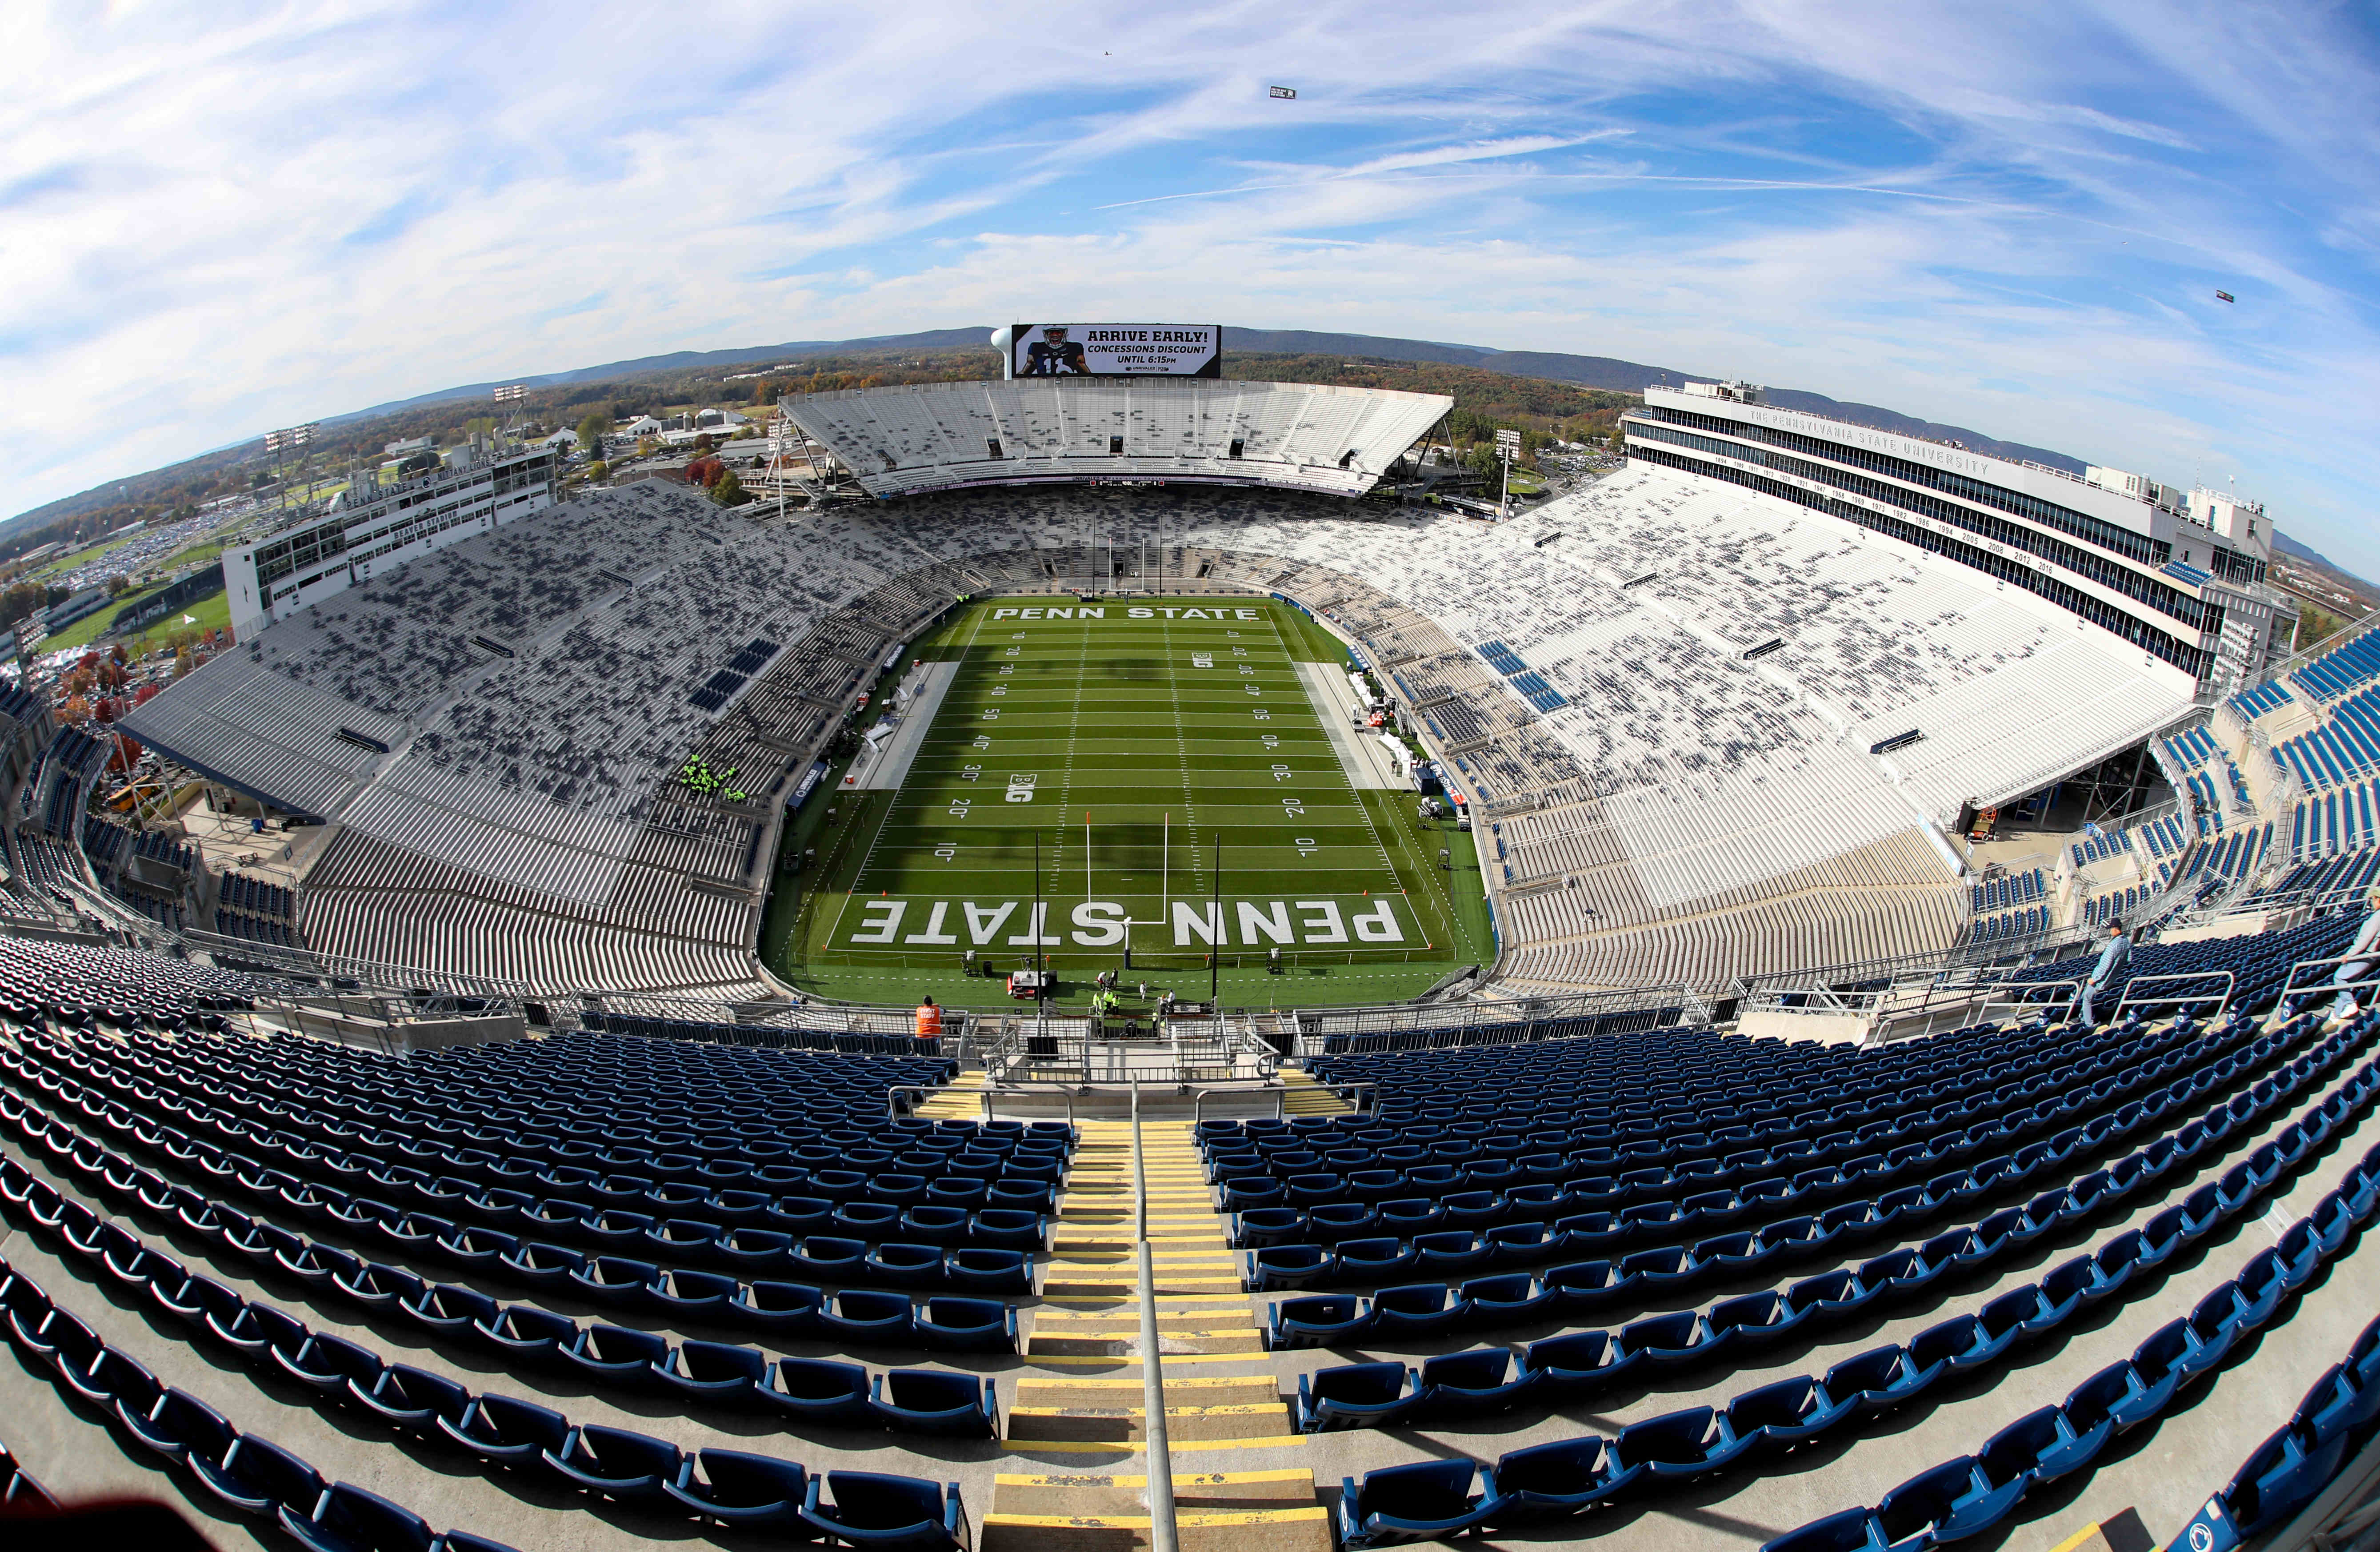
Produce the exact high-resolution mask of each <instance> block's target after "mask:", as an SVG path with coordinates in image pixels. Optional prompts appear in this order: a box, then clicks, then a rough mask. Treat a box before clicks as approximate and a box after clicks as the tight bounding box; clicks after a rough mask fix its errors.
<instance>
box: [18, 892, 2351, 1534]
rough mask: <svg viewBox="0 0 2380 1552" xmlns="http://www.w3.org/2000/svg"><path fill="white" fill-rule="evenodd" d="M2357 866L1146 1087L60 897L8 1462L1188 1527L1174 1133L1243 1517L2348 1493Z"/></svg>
mask: <svg viewBox="0 0 2380 1552" xmlns="http://www.w3.org/2000/svg"><path fill="white" fill-rule="evenodd" d="M2357 921H2358V918H2357V917H2355V916H2353V915H2336V916H2327V917H2316V918H2314V919H2313V920H2312V921H2310V922H2309V923H2307V924H2306V925H2304V926H2302V927H2301V928H2296V929H2293V930H2291V931H2289V932H2286V933H2265V934H2256V935H2251V936H2247V937H2241V938H2233V939H2216V940H2203V941H2197V942H2192V943H2186V944H2178V945H2165V946H2156V947H2150V948H2145V949H2143V950H2142V951H2141V952H2140V953H2139V954H2138V955H2137V956H2136V957H2135V959H2134V962H2133V965H2132V967H2131V971H2130V973H2129V976H2128V977H2119V980H2118V983H2117V985H2116V986H2115V987H2114V988H2112V992H2111V996H2110V998H2109V1000H2108V1005H2109V1009H2110V1017H2109V1018H2108V1021H2107V1023H2106V1024H2104V1025H2101V1026H2099V1027H2097V1028H2090V1027H2085V1026H2082V1025H2074V1024H2070V1023H2068V1022H2066V1016H2065V1014H2064V1013H2063V1012H2062V1003H2052V1004H2048V1005H2046V1006H2045V1008H2044V1011H2042V1012H2038V1013H2036V1014H2034V1015H2033V1016H2031V1017H2029V1018H2026V1019H2024V1020H2023V1021H2022V1022H2019V1023H2010V1024H2006V1025H1998V1026H1991V1025H1978V1026H1974V1027H1970V1028H1966V1029H1961V1030H1959V1031H1956V1032H1952V1033H1948V1034H1944V1035H1941V1036H1937V1037H1933V1038H1924V1039H1914V1040H1908V1041H1902V1042H1897V1043H1894V1044H1892V1045H1888V1046H1884V1047H1876V1048H1869V1049H1853V1048H1850V1047H1844V1046H1828V1045H1824V1044H1819V1043H1814V1042H1797V1041H1790V1040H1778V1039H1747V1038H1743V1037H1735V1036H1728V1035H1723V1034H1720V1033H1718V1032H1715V1031H1712V1030H1709V1029H1706V1028H1688V1027H1679V1026H1674V1025H1672V1026H1669V1027H1657V1028H1639V1029H1638V1030H1637V1031H1636V1032H1634V1033H1626V1034H1614V1033H1602V1034H1597V1033H1588V1032H1586V1030H1585V1029H1584V1028H1582V1029H1579V1030H1573V1029H1567V1028H1560V1027H1547V1026H1544V1025H1524V1024H1520V1023H1514V1024H1512V1025H1504V1026H1501V1027H1490V1026H1485V1025H1483V1026H1478V1027H1475V1029H1474V1031H1473V1034H1474V1036H1475V1038H1476V1040H1477V1041H1478V1042H1479V1043H1476V1044H1475V1045H1473V1046H1470V1047H1468V1048H1466V1049H1441V1050H1434V1051H1432V1050H1412V1051H1403V1052H1387V1053H1381V1054H1373V1055H1348V1056H1342V1057H1334V1058H1327V1059H1318V1060H1316V1061H1313V1062H1312V1063H1311V1068H1312V1072H1311V1076H1312V1077H1314V1078H1316V1079H1318V1084H1317V1085H1316V1086H1315V1087H1314V1089H1313V1090H1312V1094H1313V1097H1314V1098H1315V1100H1316V1101H1318V1103H1317V1104H1315V1105H1313V1106H1311V1107H1309V1110H1310V1113H1307V1114H1305V1115H1303V1116H1300V1117H1297V1118H1295V1119H1284V1120H1269V1119H1257V1120H1246V1121H1241V1120H1208V1121H1205V1122H1198V1123H1196V1124H1194V1123H1193V1122H1191V1121H1190V1120H1189V1119H1188V1118H1186V1117H1184V1118H1183V1119H1164V1120H1160V1119H1150V1120H1148V1121H1147V1122H1143V1123H1141V1124H1140V1125H1139V1126H1138V1127H1137V1128H1136V1130H1137V1133H1138V1134H1139V1137H1138V1141H1137V1144H1135V1128H1134V1127H1133V1126H1130V1125H1128V1124H1125V1123H1122V1122H1098V1121H1090V1120H1086V1121H1083V1122H1076V1123H1069V1122H1066V1121H1064V1120H1063V1119H1062V1118H1053V1119H1050V1120H1048V1121H1043V1122H1026V1121H1000V1122H983V1121H980V1120H978V1119H976V1118H975V1109H974V1107H973V1105H972V1104H970V1103H966V1102H965V1101H967V1100H971V1099H972V1098H973V1097H974V1096H973V1094H972V1093H969V1092H967V1091H965V1090H964V1089H963V1088H960V1087H958V1086H955V1085H953V1078H954V1076H955V1075H956V1074H955V1072H954V1070H955V1068H956V1066H957V1063H956V1062H954V1061H951V1060H950V1059H948V1058H945V1057H942V1056H939V1055H935V1054H931V1053H929V1052H924V1051H916V1050H912V1051H909V1052H906V1053H903V1054H898V1055H868V1054H862V1053H858V1052H842V1051H831V1050H803V1049H786V1048H783V1047H777V1048H768V1047H762V1046H757V1045H751V1044H730V1043H726V1042H725V1040H724V1039H723V1038H722V1036H723V1034H724V1033H725V1032H723V1031H704V1030H698V1029H692V1028H684V1029H680V1030H679V1031H677V1033H678V1034H680V1035H681V1036H690V1037H691V1038H674V1039H673V1038H661V1037H654V1036H653V1035H651V1034H645V1035H622V1034H618V1033H612V1032H608V1031H604V1030H598V1029H595V1028H591V1027H590V1028H587V1029H582V1030H579V1031H577V1032H575V1033H572V1034H568V1035H557V1036H553V1037H547V1038H544V1039H536V1040H528V1041H515V1042H509V1043H498V1044H490V1045H481V1046H477V1047H464V1048H457V1049H448V1050H443V1051H421V1052H417V1053H416V1054H414V1055H413V1056H411V1057H410V1058H407V1057H403V1056H396V1055H388V1054H383V1053H380V1052H377V1051H370V1050H363V1049H355V1048H353V1047H351V1046H346V1045H342V1044H339V1043H337V1042H334V1041H330V1040H324V1039H320V1038H314V1037H305V1036H300V1035H295V1034H291V1033H288V1032H286V1030H285V1028H284V1027H283V1025H284V1024H285V1022H286V1020H287V1012H286V1010H287V1008H288V1006H289V1002H288V999H289V998H290V997H291V995H292V994H293V993H294V992H295V991H296V990H297V988H293V987H291V986H289V985H287V984H283V983H275V982H273V981H272V980H270V979H268V978H264V977H261V976H253V975H245V974H234V973H229V972H225V971H224V970H221V969H212V968H207V967H204V966H200V965H197V964H192V963H190V962H188V961H184V960H176V959H168V958H162V957H158V956H153V955H150V954H146V953H140V952H127V951H124V950H120V949H110V948H103V947H93V946H84V945H75V944H64V943H46V942H41V941H35V940H26V939H21V938H13V937H12V938H7V939H5V940H0V1217H5V1225H0V1229H5V1237H0V1262H5V1265H0V1311H5V1315H6V1322H7V1340H8V1344H9V1348H10V1357H9V1359H8V1361H7V1362H6V1363H5V1364H0V1442H5V1444H6V1455H5V1457H0V1485H5V1487H6V1495H7V1508H8V1511H11V1512H27V1511H32V1510H39V1509H40V1508H41V1507H42V1505H44V1504H47V1503H48V1502H50V1501H52V1500H53V1499H62V1500H67V1501H70V1502H72V1501H81V1500H87V1499H91V1498H99V1497H109V1498H117V1499H121V1498H125V1497H134V1498H141V1499H147V1500H151V1501H152V1502H162V1503H163V1504H164V1505H165V1506H167V1507H168V1508H170V1509H172V1510H176V1511H177V1512H178V1513H180V1514H182V1515H183V1516H184V1517H186V1518H187V1519H188V1521H190V1522H193V1523H195V1524H196V1525H198V1526H199V1527H200V1529H201V1531H202V1533H203V1534H205V1535H206V1537H207V1538H208V1540H209V1541H210V1542H212V1544H213V1545H216V1546H223V1547H227V1548H235V1547H246V1546H280V1545H285V1542H284V1541H283V1539H282V1538H283V1537H284V1536H287V1537H294V1538H295V1539H296V1540H297V1542H298V1543H299V1544H302V1545H305V1546H312V1547H322V1548H340V1549H345V1548H370V1549H374V1552H394V1549H397V1548H412V1549H420V1548H428V1547H431V1546H440V1547H443V1548H444V1549H445V1552H486V1549H489V1548H492V1547H516V1548H522V1549H545V1548H552V1549H555V1552H560V1549H564V1548H571V1549H577V1548H598V1549H600V1548H610V1547H624V1548H625V1547H629V1546H644V1545H650V1544H651V1543H652V1542H654V1541H658V1540H671V1541H691V1540H695V1539H701V1540H704V1541H708V1542H712V1543H715V1544H717V1545H720V1546H731V1547H740V1546H762V1545H773V1544H775V1543H777V1542H781V1541H785V1540H789V1539H807V1538H812V1537H817V1536H821V1535H823V1536H827V1537H832V1538H833V1539H834V1541H835V1542H836V1543H837V1544H840V1545H850V1546H898V1547H912V1548H946V1547H952V1546H969V1547H980V1548H983V1549H985V1552H1012V1549H1017V1548H1038V1547H1050V1548H1056V1549H1060V1552H1066V1549H1073V1548H1082V1549H1092V1548H1111V1547H1118V1546H1142V1545H1148V1544H1150V1542H1151V1539H1152V1531H1151V1525H1150V1520H1151V1514H1150V1510H1149V1508H1148V1505H1147V1500H1146V1495H1145V1491H1144V1488H1145V1484H1146V1481H1147V1472H1148V1470H1149V1469H1150V1465H1151V1462H1152V1459H1153V1458H1154V1459H1157V1460H1162V1459H1165V1458H1166V1457H1164V1456H1158V1455H1156V1454H1155V1450H1154V1446H1153V1445H1152V1444H1151V1443H1150V1441H1149V1439H1148V1437H1147V1426H1146V1425H1147V1415H1146V1414H1145V1413H1143V1412H1141V1411H1140V1410H1139V1402H1140V1400H1141V1399H1142V1396H1143V1394H1144V1386H1145V1384H1146V1383H1147V1381H1146V1380H1145V1378H1144V1376H1142V1375H1141V1374H1139V1373H1136V1372H1135V1370H1138V1369H1141V1368H1142V1367H1143V1366H1144V1365H1143V1364H1142V1363H1141V1357H1140V1353H1139V1350H1138V1340H1137V1333H1138V1330H1139V1329H1140V1327H1139V1325H1138V1323H1137V1322H1136V1321H1135V1317H1134V1311H1133V1305H1134V1303H1135V1300H1136V1299H1137V1296H1138V1294H1139V1292H1140V1291H1141V1279H1140V1275H1139V1274H1138V1273H1136V1272H1135V1269H1134V1264H1133V1261H1132V1260H1131V1258H1130V1256H1129V1255H1128V1254H1127V1252H1126V1251H1125V1249H1124V1247H1125V1246H1127V1245H1128V1244H1129V1243H1131V1242H1132V1240H1133V1238H1134V1236H1135V1229H1134V1227H1133V1225H1134V1209H1133V1202H1134V1197H1135V1192H1134V1186H1133V1182H1134V1180H1135V1177H1136V1176H1145V1179H1146V1182H1147V1212H1148V1214H1149V1224H1148V1230H1147V1233H1148V1236H1149V1239H1148V1241H1147V1243H1149V1244H1150V1245H1151V1246H1152V1247H1153V1249H1154V1251H1155V1255H1153V1256H1152V1257H1151V1258H1150V1260H1149V1261H1147V1262H1145V1263H1143V1265H1145V1266H1150V1267H1153V1270H1152V1271H1151V1272H1150V1273H1149V1277H1150V1279H1151V1281H1150V1285H1149V1287H1148V1290H1147V1291H1148V1292H1149V1293H1150V1295H1151V1300H1150V1305H1151V1308H1152V1309H1153V1310H1154V1311H1155V1312H1156V1313H1155V1319H1156V1321H1157V1323H1158V1326H1159V1328H1160V1331H1161V1332H1162V1333H1163V1336H1162V1356H1161V1357H1160V1359H1159V1360H1158V1361H1157V1364H1155V1365H1154V1366H1155V1367H1157V1368H1158V1369H1160V1372H1161V1378H1162V1384H1163V1387H1164V1389H1163V1395H1164V1405H1165V1408H1166V1413H1165V1415H1166V1417H1167V1421H1168V1430H1169V1434H1170V1459H1171V1462H1172V1481H1173V1483H1174V1496H1175V1499H1176V1509H1175V1515H1176V1522H1177V1525H1178V1529H1179V1534H1180V1545H1182V1546H1185V1547H1190V1548H1194V1549H1196V1552H1212V1549H1216V1548H1222V1547H1226V1546H1228V1547H1234V1548H1237V1547H1243V1546H1251V1545H1257V1546H1269V1547H1277V1548H1305V1549H1311V1552H1329V1549H1330V1548H1331V1547H1333V1546H1341V1547H1346V1548H1358V1547H1366V1546H1384V1545H1394V1544H1397V1543H1399V1542H1403V1541H1411V1540H1427V1539H1432V1538H1436V1537H1440V1536H1451V1535H1455V1534H1463V1533H1466V1532H1468V1533H1476V1534H1480V1535H1482V1536H1484V1537H1485V1538H1486V1541H1487V1544H1488V1545H1496V1546H1560V1545H1609V1546H1627V1547H1648V1548H1649V1547H1658V1548H1663V1549H1669V1548H1689V1549H1692V1548H1704V1547H1712V1548H1718V1547H1734V1548H1751V1547H1755V1546H1767V1548H1769V1552H1814V1549H1826V1548H1855V1547H1856V1548H1870V1549H1879V1548H1883V1547H1885V1546H1896V1547H1904V1548H1913V1547H1924V1546H1937V1545H1942V1544H1945V1543H1948V1542H1950V1541H1954V1540H1968V1541H1970V1544H1971V1545H1976V1546H2018V1547H2035V1546H2038V1547H2044V1548H2046V1547H2049V1546H2053V1545H2064V1546H2128V1545H2129V1546H2138V1545H2143V1544H2144V1542H2143V1539H2142V1538H2143V1536H2146V1537H2150V1538H2153V1540H2152V1541H2149V1542H2147V1543H2145V1544H2150V1545H2167V1544H2170V1545H2174V1546H2191V1547H2198V1546H2204V1547H2206V1548H2209V1549H2210V1552H2221V1549H2223V1548H2228V1547H2232V1546H2240V1545H2243V1544H2245V1543H2246V1542H2247V1541H2248V1540H2252V1539H2253V1540H2254V1541H2256V1542H2257V1544H2258V1545H2262V1546H2288V1547H2291V1548H2295V1547H2298V1546H2308V1545H2311V1543H2310V1542H2309V1541H2308V1540H2307V1535H2308V1534H2310V1529H2311V1528H2313V1527H2317V1526H2325V1525H2327V1526H2336V1525H2338V1524H2339V1523H2341V1522H2342V1520H2343V1519H2345V1518H2346V1517H2347V1516H2349V1515H2350V1514H2353V1513H2355V1512H2357V1508H2356V1506H2357V1503H2358V1501H2359V1497H2361V1496H2367V1495H2369V1493H2370V1492H2371V1491H2372V1486H2373V1480H2374V1474H2375V1467H2380V1459H2375V1455H2374V1444H2373V1436H2374V1422H2375V1416H2380V1320H2375V1319H2374V1299H2373V1290H2374V1287H2375V1286H2380V1267H2375V1266H2374V1255H2375V1254H2380V1253H2376V1252H2375V1251H2374V1248H2373V1247H2372V1246H2370V1245H2367V1244H2365V1243H2363V1242H2362V1233H2363V1231H2364V1230H2365V1227H2366V1225H2368V1223H2369V1222H2370V1220H2371V1218H2372V1216H2373V1214H2374V1211H2375V1209H2380V1120H2375V1118H2374V1107H2375V1105H2380V1018H2375V1016H2374V1014H2373V1013H2372V1012H2368V1011H2367V1012H2361V1013H2358V1014H2356V1015H2354V1016H2352V1017H2349V1018H2344V1019H2326V1017H2325V1015H2326V1014H2328V1013H2329V1012H2331V994H2330V992H2329V990H2328V989H2327V988H2326V987H2325V988H2323V989H2321V990H2319V991H2318V992H2317V993H2316V994H2315V995H2314V996H2313V997H2311V998H2308V997H2305V996H2289V995H2287V994H2286V988H2288V986H2289V983H2290V981H2291V979H2292V977H2293V976H2294V977H2295V980H2296V984H2297V985H2299V986H2301V987H2302V986H2316V987H2321V986H2322V983H2324V982H2326V981H2327V980H2328V979H2329V966H2328V965H2327V964H2322V963H2321V962H2322V961H2323V960H2324V959H2325V956H2326V955H2329V954H2332V953H2334V952H2336V951H2337V950H2338V948H2339V947H2340V945H2341V944H2342V942H2343V941H2344V940H2345V939H2346V937H2347V936H2348V934H2349V932H2350V930H2352V929H2353V928H2355V926H2356V925H2357ZM2307 968H2311V971H2312V973H2311V974H2307V973H2305V970H2306V969H2307ZM2082 969H2083V965H2082V964H2076V963H2064V964H2059V963H2051V964H2043V965H2040V966H2036V967H2035V969H2034V976H2035V977H2036V978H2037V979H2038V980H2039V981H2040V982H2042V983H2043V984H2045V985H2054V984H2055V983H2057V982H2058V981H2060V980H2064V979H2068V978H2070V977H2072V976H2075V975H2077V974H2078V973H2080V971H2081V970H2082ZM2174 976H2187V977H2192V978H2194V979H2195V981H2196V982H2197V984H2202V985H2203V984H2204V983H2205V982H2206V981H2207V980H2208V979H2210V978H2211V979H2213V980H2215V981H2216V982H2218V983H2221V984H2223V985H2224V986H2225V988H2226V991H2227V995H2225V996H2223V997H2221V998H2219V999H2209V1000H2191V1001H2190V1002H2189V1004H2188V1007H2187V1008H2186V1009H2185V1010H2184V1011H2183V1012H2181V1014H2180V1016H2177V1015H2176V1012H2175V1004H2174V1003H2173V1002H2172V1001H2170V1000H2169V999H2170V998H2172V997H2173V996H2175V995H2176V993H2177V983H2176V982H2175V981H2173V980H2172V979H2171V977H2174ZM2158 977H2165V978H2164V979H2159V978H2158ZM902 1085H917V1086H916V1087H915V1088H913V1089H909V1090H904V1089H903V1087H902ZM888 1092H890V1093H892V1094H893V1095H895V1096H896V1097H897V1103H896V1104H895V1105H894V1106H893V1107H892V1112H891V1113H889V1114H888V1107H887V1103H886V1100H887V1095H888ZM912 1099H915V1100H917V1103H916V1104H915V1105H914V1108H913V1107H912V1105H911V1102H910V1101H911V1100H912ZM1355 1101H1360V1103H1361V1109H1358V1108H1357V1105H1356V1103H1355ZM2350 1461H2352V1462H2354V1464H2353V1465H2352V1466H2350V1465H2349V1464H2348V1462H2350ZM2334 1479H2336V1481H2334ZM2362 1512H2363V1518H2366V1519H2368V1518H2369V1513H2368V1510H2366V1511H2362ZM2192 1522H2195V1524H2194V1527H2193V1528H2196V1529H2203V1530H2204V1532H2205V1534H2204V1536H2203V1538H2194V1537H2192V1536H2189V1535H2186V1534H2184V1531H2185V1526H2190V1525H2192ZM2094 1526H2098V1527H2103V1529H2102V1530H2100V1531H2093V1530H2092V1527H2094ZM2284 1527H2289V1529H2287V1530H2286V1531H2285V1533H2284V1534H2282V1535H2281V1536H2280V1538H2279V1539H2277V1540H2274V1539H2269V1538H2271V1536H2272V1534H2273V1533H2274V1532H2276V1531H2277V1530H2282V1529H2283V1528H2284ZM2070 1533H2080V1534H2074V1535H2072V1536H2071V1537H2070ZM2094 1536H2096V1538H2097V1539H2094ZM2128 1538H2129V1539H2128ZM2326 1545H2331V1546H2344V1545H2347V1542H2346V1541H2345V1540H2343V1539H2342V1540H2339V1541H2335V1542H2332V1543H2329V1544H2326Z"/></svg>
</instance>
